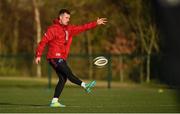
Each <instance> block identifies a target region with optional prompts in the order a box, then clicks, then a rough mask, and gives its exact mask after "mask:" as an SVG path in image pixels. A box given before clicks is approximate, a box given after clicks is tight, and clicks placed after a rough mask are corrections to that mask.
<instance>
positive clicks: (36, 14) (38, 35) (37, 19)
mask: <svg viewBox="0 0 180 114" xmlns="http://www.w3.org/2000/svg"><path fill="white" fill-rule="evenodd" d="M32 2H33V8H34V19H35V23H36V39H37V40H36V41H37V44H38V43H39V42H40V40H41V21H40V12H39V7H38V2H37V0H32ZM35 47H36V46H35ZM36 73H37V77H41V75H42V73H41V65H40V64H38V65H37V72H36Z"/></svg>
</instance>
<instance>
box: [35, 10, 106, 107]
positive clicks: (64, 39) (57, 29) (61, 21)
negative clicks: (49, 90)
mask: <svg viewBox="0 0 180 114" xmlns="http://www.w3.org/2000/svg"><path fill="white" fill-rule="evenodd" d="M69 21H70V12H69V11H68V10H67V9H61V10H60V11H59V15H58V19H55V20H54V21H53V22H54V24H53V25H51V26H49V27H48V29H47V31H46V33H45V34H44V36H43V38H42V40H41V41H40V43H39V45H38V47H37V49H36V58H35V62H36V64H38V63H39V62H40V61H41V55H42V52H43V50H44V47H45V46H46V44H47V45H48V53H47V60H48V62H49V64H50V65H51V66H52V67H53V69H54V70H55V71H56V73H57V75H58V78H59V82H58V83H57V85H56V88H55V92H54V97H53V99H52V101H51V104H50V107H65V105H62V104H61V103H59V102H58V98H59V96H60V95H61V92H62V90H63V88H64V85H65V83H66V80H67V79H69V80H70V81H71V82H72V83H74V84H77V85H79V86H82V87H83V88H84V89H85V90H86V92H87V93H90V92H91V89H92V87H94V86H95V84H96V82H95V81H92V82H90V83H87V84H86V83H85V82H83V81H81V80H80V79H78V78H77V77H76V76H75V75H74V74H73V73H72V71H71V69H70V68H69V66H68V65H67V63H66V59H67V57H68V53H69V49H70V45H71V42H72V37H73V36H75V35H77V34H79V33H81V32H84V31H86V30H89V29H92V28H95V27H96V26H97V25H102V24H105V23H106V22H107V21H106V18H100V19H99V18H98V19H97V20H96V21H93V22H90V23H87V24H84V25H80V26H75V25H68V22H69Z"/></svg>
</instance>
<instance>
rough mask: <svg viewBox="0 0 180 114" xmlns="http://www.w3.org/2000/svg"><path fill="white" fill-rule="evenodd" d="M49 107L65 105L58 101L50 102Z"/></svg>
mask: <svg viewBox="0 0 180 114" xmlns="http://www.w3.org/2000/svg"><path fill="white" fill-rule="evenodd" d="M50 107H66V105H63V104H61V103H59V102H55V103H51V104H50Z"/></svg>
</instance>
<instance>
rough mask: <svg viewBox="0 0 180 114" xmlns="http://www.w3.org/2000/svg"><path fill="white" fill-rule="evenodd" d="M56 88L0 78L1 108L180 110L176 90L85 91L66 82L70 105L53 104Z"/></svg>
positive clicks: (64, 99)
mask: <svg viewBox="0 0 180 114" xmlns="http://www.w3.org/2000/svg"><path fill="white" fill-rule="evenodd" d="M53 90H54V89H50V90H49V89H47V86H46V84H45V82H43V81H42V82H41V81H33V80H31V81H27V80H23V81H22V80H19V81H18V79H17V80H1V79H0V112H1V113H4V112H41V113H43V112H44V113H49V112H59V113H60V112H67V113H71V112H81V113H85V112H102V113H103V112H110V113H113V112H114V113H116V112H121V113H123V112H145V113H146V112H163V113H164V112H169V113H170V112H180V111H179V110H178V108H177V106H178V104H177V101H176V97H177V96H176V91H175V90H171V89H164V91H163V92H162V93H159V92H158V88H155V87H153V88H151V87H144V86H132V87H131V86H128V87H119V88H112V89H107V88H100V87H99V88H95V89H94V91H93V93H92V94H86V93H85V91H84V90H83V89H82V88H80V87H77V86H76V87H71V86H66V87H65V88H64V91H63V93H62V96H61V102H62V103H63V104H65V105H67V107H65V108H50V107H49V106H48V105H49V103H50V100H51V97H52V95H53Z"/></svg>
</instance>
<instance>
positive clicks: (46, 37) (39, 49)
mask: <svg viewBox="0 0 180 114" xmlns="http://www.w3.org/2000/svg"><path fill="white" fill-rule="evenodd" d="M52 39H53V32H52V30H51V29H48V30H47V32H46V33H45V34H44V36H43V37H42V40H41V41H40V42H39V44H38V46H37V48H36V57H41V56H42V53H43V50H44V47H45V46H46V44H47V43H48V42H49V41H50V40H52Z"/></svg>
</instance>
